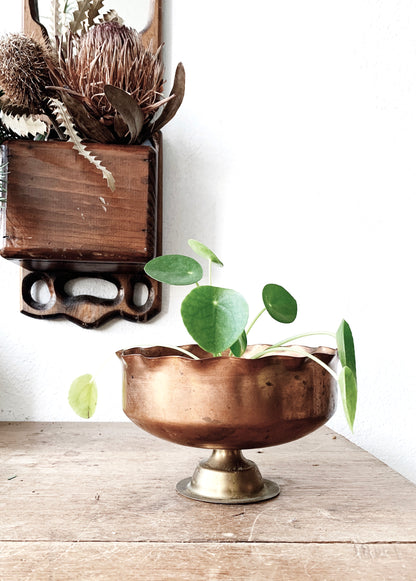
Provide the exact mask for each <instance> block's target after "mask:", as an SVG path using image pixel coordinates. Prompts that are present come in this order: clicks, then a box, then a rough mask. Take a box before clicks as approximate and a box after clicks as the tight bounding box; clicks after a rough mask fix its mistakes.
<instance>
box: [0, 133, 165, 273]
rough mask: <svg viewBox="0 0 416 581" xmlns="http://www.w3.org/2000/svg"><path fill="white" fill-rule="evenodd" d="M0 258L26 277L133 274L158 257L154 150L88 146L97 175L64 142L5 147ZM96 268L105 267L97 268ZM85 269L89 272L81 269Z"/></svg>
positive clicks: (134, 146) (103, 145)
mask: <svg viewBox="0 0 416 581" xmlns="http://www.w3.org/2000/svg"><path fill="white" fill-rule="evenodd" d="M1 149H2V154H3V158H4V161H5V162H7V164H8V181H7V205H6V222H5V236H4V241H3V248H2V249H1V251H0V252H1V254H2V256H4V257H5V258H8V259H12V260H18V261H21V262H22V263H23V264H24V266H26V267H27V268H29V269H30V270H53V269H65V271H68V270H74V271H78V272H88V269H90V270H89V271H90V272H93V271H94V267H95V269H96V270H97V271H101V272H126V269H128V270H127V271H128V272H133V271H134V270H136V267H137V265H140V264H144V263H145V262H147V261H148V260H150V259H151V258H153V257H154V256H155V254H156V244H157V233H156V215H157V203H158V201H157V188H158V179H157V160H156V158H157V151H156V150H155V149H154V148H153V147H151V146H147V145H128V146H123V145H115V144H102V143H94V144H90V145H89V150H90V152H91V153H92V154H93V155H94V156H96V157H97V158H98V159H99V160H100V161H101V162H102V164H103V165H104V166H105V167H106V168H107V169H108V170H109V171H111V173H112V174H113V176H114V179H115V184H116V189H115V192H111V190H110V189H109V188H108V187H107V185H106V182H105V180H103V176H102V174H101V172H100V171H99V170H97V169H96V168H94V167H93V166H92V165H91V164H90V163H89V162H88V160H86V159H85V158H83V157H81V156H80V155H79V154H78V153H77V152H76V151H75V150H74V149H73V147H72V143H68V142H60V141H59V142H54V141H46V142H33V141H10V142H7V143H5V144H3V145H2V146H1ZM100 264H101V265H104V266H103V267H102V268H101V269H100ZM86 265H87V266H86Z"/></svg>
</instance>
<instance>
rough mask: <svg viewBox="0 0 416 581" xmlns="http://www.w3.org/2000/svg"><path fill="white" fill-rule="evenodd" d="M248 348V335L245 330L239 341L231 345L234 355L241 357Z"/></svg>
mask: <svg viewBox="0 0 416 581" xmlns="http://www.w3.org/2000/svg"><path fill="white" fill-rule="evenodd" d="M246 349H247V335H246V332H245V331H243V332H242V333H241V335H240V336H239V338H238V339H237V341H236V342H235V343H233V344H232V345H231V347H230V351H231V353H232V354H233V355H234V357H241V356H242V355H243V353H244V352H245V350H246Z"/></svg>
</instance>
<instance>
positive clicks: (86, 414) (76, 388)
mask: <svg viewBox="0 0 416 581" xmlns="http://www.w3.org/2000/svg"><path fill="white" fill-rule="evenodd" d="M68 401H69V405H70V406H71V407H72V409H73V410H74V412H75V413H76V414H78V415H79V416H80V417H81V418H85V419H89V418H90V417H92V415H93V414H94V412H95V408H96V406H97V385H96V383H95V381H94V379H93V376H92V375H90V374H89V373H87V374H85V375H81V376H80V377H77V379H75V380H74V381H73V382H72V384H71V387H70V389H69V394H68Z"/></svg>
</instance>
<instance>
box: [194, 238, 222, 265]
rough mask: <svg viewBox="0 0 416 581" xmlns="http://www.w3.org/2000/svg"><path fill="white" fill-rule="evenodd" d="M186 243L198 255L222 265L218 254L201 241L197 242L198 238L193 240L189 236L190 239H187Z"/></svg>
mask: <svg viewBox="0 0 416 581" xmlns="http://www.w3.org/2000/svg"><path fill="white" fill-rule="evenodd" d="M188 244H189V246H190V247H191V248H192V250H193V251H194V252H195V253H196V254H198V256H201V257H202V258H206V259H207V260H211V262H215V264H219V265H220V266H224V265H223V263H222V262H221V260H220V259H219V258H218V256H217V255H216V254H214V253H213V252H212V250H210V249H209V248H208V247H207V246H205V244H202V242H198V240H193V239H192V238H191V240H188Z"/></svg>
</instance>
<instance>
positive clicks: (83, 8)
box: [69, 0, 92, 33]
mask: <svg viewBox="0 0 416 581" xmlns="http://www.w3.org/2000/svg"><path fill="white" fill-rule="evenodd" d="M77 4H78V9H77V10H75V11H74V13H73V15H72V21H71V22H70V24H69V29H70V31H71V32H72V33H76V32H78V31H79V30H82V28H83V25H84V23H85V22H86V21H88V12H89V10H90V8H91V5H92V0H78V2H77Z"/></svg>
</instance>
